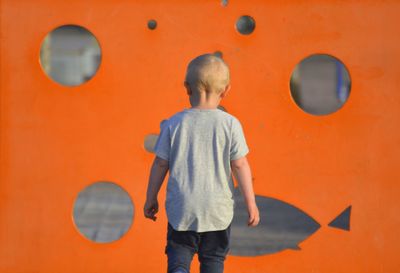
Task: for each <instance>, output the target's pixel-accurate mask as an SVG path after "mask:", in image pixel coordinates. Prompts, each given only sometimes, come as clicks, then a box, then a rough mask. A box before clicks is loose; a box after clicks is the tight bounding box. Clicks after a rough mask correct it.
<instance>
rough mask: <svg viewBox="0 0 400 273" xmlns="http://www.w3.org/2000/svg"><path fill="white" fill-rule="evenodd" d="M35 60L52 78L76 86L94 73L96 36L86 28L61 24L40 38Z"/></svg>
mask: <svg viewBox="0 0 400 273" xmlns="http://www.w3.org/2000/svg"><path fill="white" fill-rule="evenodd" d="M39 62H40V65H41V67H42V69H43V71H44V72H45V74H46V75H47V76H48V77H50V78H51V79H52V80H54V81H56V82H57V83H59V84H62V85H65V86H76V85H80V84H82V83H84V82H87V81H88V80H90V79H91V78H92V77H93V76H94V75H95V74H96V72H97V70H98V68H99V66H100V62H101V50H100V46H99V43H98V41H97V39H96V38H95V37H94V35H93V34H92V33H91V32H90V31H89V30H87V29H86V28H84V27H81V26H78V25H63V26H60V27H57V28H56V29H54V30H52V31H51V32H50V33H48V34H47V35H46V37H45V38H44V40H43V42H42V44H41V47H40V58H39Z"/></svg>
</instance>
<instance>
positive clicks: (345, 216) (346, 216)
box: [328, 206, 351, 230]
mask: <svg viewBox="0 0 400 273" xmlns="http://www.w3.org/2000/svg"><path fill="white" fill-rule="evenodd" d="M350 213H351V206H348V207H347V208H346V209H345V210H343V211H342V212H341V213H340V214H339V215H338V216H336V218H335V219H333V220H332V221H331V222H330V223H329V224H328V226H330V227H334V228H339V229H343V230H350Z"/></svg>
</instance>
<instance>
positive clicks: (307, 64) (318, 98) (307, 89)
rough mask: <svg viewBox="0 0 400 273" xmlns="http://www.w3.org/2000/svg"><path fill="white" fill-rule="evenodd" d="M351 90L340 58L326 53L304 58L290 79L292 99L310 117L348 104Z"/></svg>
mask: <svg viewBox="0 0 400 273" xmlns="http://www.w3.org/2000/svg"><path fill="white" fill-rule="evenodd" d="M350 87H351V80H350V75H349V72H348V71H347V68H346V67H345V66H344V64H343V63H342V62H341V61H340V60H339V59H337V58H335V57H333V56H331V55H327V54H314V55H311V56H309V57H307V58H305V59H303V60H302V61H301V62H300V63H299V64H298V65H297V66H296V68H295V69H294V70H293V73H292V76H291V78H290V92H291V95H292V98H293V100H294V101H295V102H296V104H297V105H298V106H299V107H300V108H301V109H303V110H304V111H305V112H307V113H309V114H312V115H327V114H331V113H333V112H336V111H337V110H338V109H340V108H341V107H342V106H343V104H344V103H345V102H346V101H347V99H348V97H349V94H350Z"/></svg>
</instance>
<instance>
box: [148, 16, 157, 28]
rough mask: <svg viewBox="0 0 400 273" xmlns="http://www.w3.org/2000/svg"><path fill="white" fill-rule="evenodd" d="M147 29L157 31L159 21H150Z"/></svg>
mask: <svg viewBox="0 0 400 273" xmlns="http://www.w3.org/2000/svg"><path fill="white" fill-rule="evenodd" d="M147 27H148V28H149V29H151V30H153V29H156V28H157V21H156V20H153V19H151V20H149V21H148V22H147Z"/></svg>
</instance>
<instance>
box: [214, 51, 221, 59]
mask: <svg viewBox="0 0 400 273" xmlns="http://www.w3.org/2000/svg"><path fill="white" fill-rule="evenodd" d="M213 55H214V56H217V57H219V58H221V59H223V54H222V52H221V51H219V50H217V51H215V52H214V53H213Z"/></svg>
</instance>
